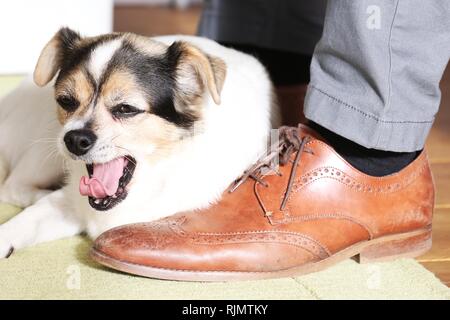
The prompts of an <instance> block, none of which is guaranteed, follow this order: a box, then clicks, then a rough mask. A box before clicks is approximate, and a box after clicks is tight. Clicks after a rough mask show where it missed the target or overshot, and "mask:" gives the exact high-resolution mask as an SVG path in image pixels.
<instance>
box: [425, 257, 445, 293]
mask: <svg viewBox="0 0 450 320" xmlns="http://www.w3.org/2000/svg"><path fill="white" fill-rule="evenodd" d="M421 264H422V265H423V266H424V267H425V268H427V269H428V270H429V271H431V272H433V273H434V274H435V276H436V277H437V278H439V280H441V281H442V283H444V284H445V285H446V286H447V287H450V261H438V262H421Z"/></svg>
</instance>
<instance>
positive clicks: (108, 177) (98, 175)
mask: <svg viewBox="0 0 450 320" xmlns="http://www.w3.org/2000/svg"><path fill="white" fill-rule="evenodd" d="M124 166H126V160H125V158H122V157H121V158H117V159H114V160H111V161H109V162H107V163H102V164H94V173H93V174H92V178H89V177H86V176H83V177H81V180H80V194H81V195H82V196H90V197H94V198H96V199H103V198H105V197H106V196H112V195H114V194H115V193H116V192H117V188H118V187H119V179H120V177H121V176H122V174H123V168H124Z"/></svg>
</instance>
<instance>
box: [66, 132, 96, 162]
mask: <svg viewBox="0 0 450 320" xmlns="http://www.w3.org/2000/svg"><path fill="white" fill-rule="evenodd" d="M96 140H97V136H96V135H95V134H94V133H93V132H92V131H91V130H87V129H80V130H72V131H69V132H67V133H66V135H65V136H64V142H65V144H66V147H67V149H68V150H69V151H70V152H72V153H73V154H75V155H77V156H82V155H83V154H86V153H87V152H88V151H89V150H90V149H91V148H92V147H93V146H94V143H95V141H96Z"/></svg>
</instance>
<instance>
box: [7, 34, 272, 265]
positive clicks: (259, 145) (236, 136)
mask: <svg viewBox="0 0 450 320" xmlns="http://www.w3.org/2000/svg"><path fill="white" fill-rule="evenodd" d="M34 81H35V83H36V84H37V85H39V86H45V85H47V84H49V83H50V82H52V83H53V84H54V94H53V95H54V98H55V100H52V92H51V89H48V88H43V89H38V88H36V87H35V86H34V85H32V84H31V81H26V82H25V83H24V84H22V86H20V87H19V88H18V89H16V90H15V91H14V92H13V93H11V94H10V95H9V96H8V97H6V98H5V99H4V100H3V101H2V102H1V106H0V135H1V136H2V139H1V142H0V153H1V154H0V185H1V187H0V201H6V202H11V203H14V204H17V205H21V206H28V207H27V208H26V209H25V210H24V211H23V212H21V213H20V214H19V215H17V216H16V217H14V218H13V219H11V220H10V221H8V222H7V223H5V224H3V225H1V226H0V258H1V257H5V256H7V255H8V254H9V253H10V252H11V250H12V248H15V249H18V248H23V247H25V246H30V245H34V244H36V243H39V242H43V241H49V240H53V239H58V238H62V237H67V236H71V235H75V234H78V233H81V232H87V233H88V234H89V236H91V237H92V238H95V237H96V236H98V235H99V234H100V233H101V232H103V231H105V230H107V229H109V228H112V227H114V226H117V225H122V224H127V223H133V222H138V221H150V220H155V219H158V218H161V217H164V216H168V215H171V214H174V213H176V212H180V211H185V210H192V209H197V208H202V207H205V206H208V205H209V204H211V203H212V202H214V201H217V200H218V199H219V198H220V195H221V193H222V192H223V191H224V190H225V189H226V188H227V186H228V185H229V184H230V183H231V182H232V181H233V180H234V179H235V178H236V177H238V176H239V175H240V174H241V173H242V172H243V171H244V170H245V169H246V168H247V167H248V166H249V165H250V164H251V163H252V162H254V161H255V160H256V159H257V158H258V157H259V156H260V155H261V154H262V153H263V152H264V151H265V147H266V144H267V139H268V136H269V134H270V129H271V128H272V127H273V126H276V125H277V115H278V110H277V107H276V104H275V103H274V98H273V94H272V92H273V91H272V85H271V82H270V80H269V77H268V75H267V73H266V71H265V69H264V67H263V66H262V65H261V64H260V63H259V62H258V61H257V60H256V59H255V58H253V57H251V56H249V55H246V54H243V53H241V52H238V51H235V50H232V49H229V48H225V47H223V46H220V45H219V44H217V43H215V42H214V41H211V40H207V39H204V38H199V37H189V36H165V37H156V38H147V37H142V36H137V35H133V34H119V33H117V34H109V35H103V36H99V37H81V36H80V35H79V34H78V33H76V32H74V31H72V30H70V29H68V28H63V29H61V30H60V31H59V32H57V33H56V35H55V36H54V37H53V38H52V39H51V40H50V42H49V43H48V44H47V45H46V46H45V48H44V49H43V51H42V53H41V55H40V58H39V61H38V63H37V66H36V69H35V72H34ZM54 101H56V103H55V102H54ZM52 106H54V108H52ZM55 109H56V112H55ZM3 137H4V138H3ZM33 142H35V143H33ZM41 142H43V143H41ZM46 142H49V143H51V144H53V143H55V145H57V149H58V151H59V152H58V153H57V154H56V155H49V154H48V153H49V151H48V149H46V148H45V147H43V145H46ZM63 168H64V169H65V170H64V169H63ZM64 174H65V176H66V181H65V184H64V186H63V187H62V188H60V189H57V190H56V191H49V190H48V189H49V188H50V187H51V186H54V185H56V184H57V183H58V182H59V181H60V178H61V176H63V175H64ZM2 182H3V183H2Z"/></svg>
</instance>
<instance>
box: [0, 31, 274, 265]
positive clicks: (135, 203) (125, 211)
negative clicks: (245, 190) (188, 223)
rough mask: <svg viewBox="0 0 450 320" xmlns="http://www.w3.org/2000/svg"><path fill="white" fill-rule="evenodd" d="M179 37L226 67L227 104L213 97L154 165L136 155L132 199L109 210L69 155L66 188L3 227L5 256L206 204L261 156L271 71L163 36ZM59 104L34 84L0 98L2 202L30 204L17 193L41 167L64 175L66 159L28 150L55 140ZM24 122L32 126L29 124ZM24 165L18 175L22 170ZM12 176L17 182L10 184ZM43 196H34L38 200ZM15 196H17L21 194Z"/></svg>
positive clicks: (0, 238) (199, 41)
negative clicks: (92, 197) (90, 192)
mask: <svg viewBox="0 0 450 320" xmlns="http://www.w3.org/2000/svg"><path fill="white" fill-rule="evenodd" d="M178 39H183V40H186V41H189V42H192V43H194V44H195V45H197V46H198V47H200V48H201V49H202V50H203V51H205V52H206V53H209V54H212V55H215V56H217V57H220V58H222V59H223V60H224V61H225V63H226V65H227V75H226V81H225V84H224V87H223V90H222V93H221V100H222V102H221V105H219V106H218V105H216V104H215V103H214V102H213V101H212V99H211V98H210V97H209V96H208V98H207V99H206V106H205V113H204V127H202V130H201V131H200V132H196V133H195V134H194V135H193V137H192V138H188V139H186V142H185V143H183V144H180V146H179V147H178V148H177V149H176V150H175V151H174V152H173V153H172V154H169V155H168V156H167V157H166V158H165V159H164V160H161V161H160V162H159V163H157V164H155V165H154V166H149V165H145V161H140V159H136V160H137V162H138V164H139V165H138V167H137V168H136V171H135V174H134V176H133V181H132V187H131V188H130V190H129V195H128V197H127V198H126V199H125V200H124V201H123V202H121V203H120V204H119V205H117V206H116V207H114V208H112V209H110V210H108V211H107V212H98V211H95V210H94V209H92V208H91V207H90V205H89V204H88V201H87V199H86V197H82V196H80V194H79V192H78V184H79V179H80V177H81V176H82V175H85V174H86V169H85V164H84V162H81V161H72V160H68V161H67V169H68V174H69V176H68V180H67V184H66V185H65V187H63V189H61V190H58V191H55V192H53V193H51V194H50V195H47V196H45V197H44V198H42V199H41V200H40V201H38V202H37V203H35V204H34V205H32V206H31V207H28V208H27V209H26V210H24V211H23V212H22V213H20V214H19V215H18V216H17V217H15V218H13V219H12V220H10V221H9V222H7V223H6V224H4V225H2V226H0V257H2V254H3V256H4V255H5V254H6V253H7V252H8V250H9V247H10V246H14V247H15V248H16V249H17V248H22V247H24V246H30V245H33V244H36V243H39V242H42V241H48V240H52V239H57V238H61V237H64V236H71V235H73V234H77V233H79V232H81V231H87V233H88V234H89V235H90V236H91V237H92V238H95V237H97V236H98V235H99V234H100V233H102V232H104V231H105V230H107V229H109V228H112V227H114V226H118V225H122V224H127V223H133V222H140V221H151V220H155V219H158V218H161V217H164V216H168V215H171V214H174V213H177V212H180V211H186V210H192V209H198V208H202V207H206V206H208V205H209V204H210V203H212V202H214V201H217V200H218V199H219V198H220V195H221V193H222V192H223V191H224V190H225V189H226V188H227V186H228V185H229V184H230V183H231V182H232V181H233V180H234V179H235V178H236V177H238V176H239V175H240V174H241V173H242V172H243V171H244V170H245V169H246V168H247V167H248V166H249V165H250V164H252V163H253V162H254V161H255V160H256V159H257V158H258V156H260V155H261V153H262V152H263V151H264V150H265V147H266V143H267V138H268V135H269V133H270V129H271V127H272V126H273V125H276V123H271V120H272V119H274V116H275V115H276V114H277V110H275V109H273V104H272V87H271V83H270V80H269V78H268V76H267V74H266V71H265V69H264V68H263V67H262V65H261V64H260V63H259V62H258V61H257V60H256V59H254V58H253V57H251V56H249V55H246V54H243V53H240V52H237V51H235V50H231V49H227V48H224V47H222V46H220V45H218V44H217V43H215V42H213V41H210V40H207V39H203V38H197V37H188V36H167V37H159V38H157V40H160V41H162V42H165V43H167V44H170V43H172V42H173V41H174V40H178ZM109 53H110V52H109ZM30 95H31V96H32V97H30ZM54 104H55V103H54V102H53V100H52V98H51V91H50V90H49V89H43V90H42V91H37V90H36V89H35V88H34V87H33V86H31V85H30V84H29V82H26V83H25V84H24V85H23V86H22V87H21V88H19V89H18V90H16V91H15V92H14V93H12V94H11V95H10V96H9V97H8V98H6V99H5V100H4V101H3V102H2V103H1V106H0V115H1V116H0V124H1V126H0V128H1V129H0V130H2V131H1V132H0V134H1V136H3V137H8V139H2V141H1V142H0V151H1V152H2V154H3V155H4V156H5V155H7V157H5V161H6V165H7V166H8V167H10V168H11V173H10V176H9V177H8V178H7V179H6V183H5V184H4V185H3V187H2V189H1V191H0V197H1V198H0V199H1V200H2V201H9V202H13V203H16V204H19V205H28V204H31V202H33V201H30V199H29V198H30V196H26V195H24V194H21V195H17V196H16V197H14V196H13V195H12V193H14V192H16V190H19V189H20V190H22V189H24V188H28V187H29V185H31V182H32V180H33V179H34V178H33V177H34V176H35V174H36V172H37V170H36V167H37V166H39V167H40V170H39V174H40V175H41V176H42V178H43V179H44V180H45V179H47V180H51V179H53V178H54V177H55V176H59V175H60V174H61V173H62V160H61V157H60V156H57V157H56V158H50V160H46V162H43V160H42V159H43V158H45V152H44V151H43V150H42V149H41V148H43V149H45V148H44V146H43V145H41V144H34V146H33V147H31V148H26V147H25V145H26V144H27V142H29V140H35V139H39V138H40V137H57V135H58V132H59V131H60V130H61V128H57V126H56V125H50V126H48V125H49V124H54V123H55V121H56V118H55V112H54ZM12 105H14V107H13V106H12ZM8 113H9V116H8V115H7V114H8ZM30 119H32V120H30ZM24 121H29V123H28V124H26V125H24V123H23V122H24ZM4 123H5V124H6V127H4ZM38 123H40V125H38ZM22 126H23V127H22ZM20 128H28V129H27V130H24V129H20ZM52 159H53V160H52ZM19 166H20V167H21V171H20V172H19V171H17V170H18V167H19ZM12 177H14V179H13V181H9V180H11V178H12ZM5 190H6V191H5ZM8 190H10V191H8ZM4 195H7V196H4ZM39 195H40V194H35V195H34V196H33V197H32V198H33V199H34V200H35V199H36V198H37V197H38V196H39ZM17 197H18V198H19V199H15V198H17ZM22 197H23V199H22ZM16 200H19V201H16ZM36 226H38V227H36Z"/></svg>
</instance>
